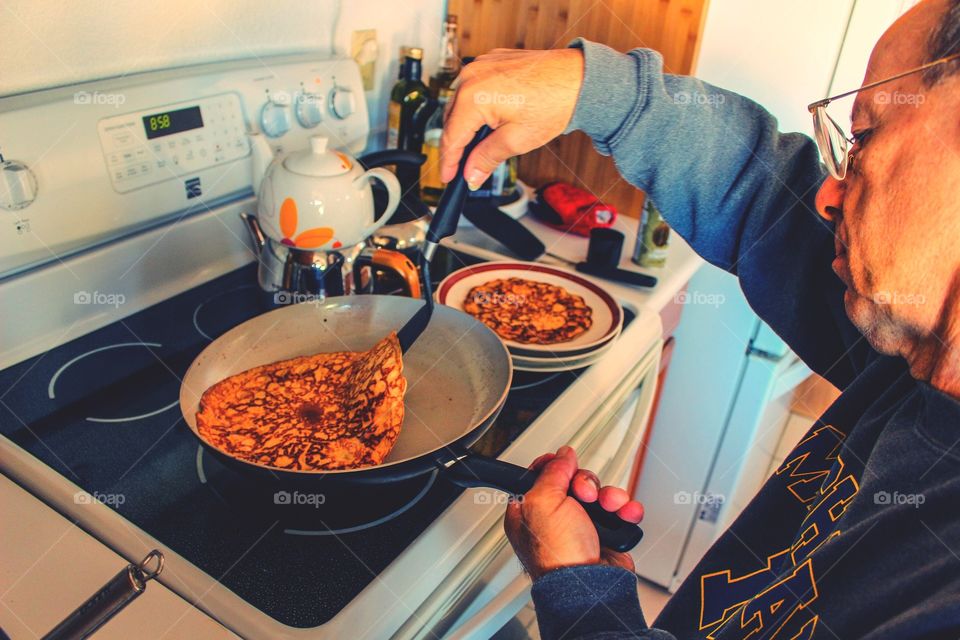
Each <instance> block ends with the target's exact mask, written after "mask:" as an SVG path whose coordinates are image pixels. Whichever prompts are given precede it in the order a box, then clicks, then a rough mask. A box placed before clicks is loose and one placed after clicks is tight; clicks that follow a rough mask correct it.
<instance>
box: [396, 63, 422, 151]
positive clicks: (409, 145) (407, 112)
mask: <svg viewBox="0 0 960 640" xmlns="http://www.w3.org/2000/svg"><path fill="white" fill-rule="evenodd" d="M422 71H423V49H420V48H418V47H410V48H408V49H407V55H406V57H405V58H404V59H403V65H402V69H401V78H400V79H399V80H398V81H397V83H396V84H395V85H393V90H392V91H391V92H390V106H389V111H388V113H387V148H388V149H405V150H407V151H420V148H419V145H418V144H415V143H414V140H415V139H416V138H417V136H416V132H414V131H413V115H414V114H415V113H416V112H417V109H419V108H420V107H421V106H423V104H424V103H425V102H426V101H427V98H428V95H429V94H428V90H427V86H426V85H425V84H423V81H422V80H421V79H420V76H421V73H422Z"/></svg>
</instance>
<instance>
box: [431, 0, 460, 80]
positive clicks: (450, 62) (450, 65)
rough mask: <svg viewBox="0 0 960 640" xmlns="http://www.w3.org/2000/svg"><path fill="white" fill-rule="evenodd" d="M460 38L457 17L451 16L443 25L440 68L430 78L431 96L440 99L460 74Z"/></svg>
mask: <svg viewBox="0 0 960 640" xmlns="http://www.w3.org/2000/svg"><path fill="white" fill-rule="evenodd" d="M460 66H461V62H460V37H459V35H458V34H457V16H453V15H449V16H447V19H446V20H445V21H444V23H443V37H442V38H441V39H440V67H439V68H438V69H437V72H436V73H435V74H433V75H432V76H430V95H431V96H433V97H434V98H437V99H439V98H440V91H441V90H443V89H449V88H450V85H452V84H453V81H454V80H455V79H456V78H457V75H458V74H459V73H460Z"/></svg>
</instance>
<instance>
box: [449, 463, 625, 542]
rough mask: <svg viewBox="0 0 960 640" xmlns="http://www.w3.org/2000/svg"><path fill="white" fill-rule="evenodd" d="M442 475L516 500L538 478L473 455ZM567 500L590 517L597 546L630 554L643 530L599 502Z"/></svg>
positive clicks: (518, 468)
mask: <svg viewBox="0 0 960 640" xmlns="http://www.w3.org/2000/svg"><path fill="white" fill-rule="evenodd" d="M445 471H446V475H447V478H448V479H449V480H451V481H452V482H454V483H455V484H457V485H459V486H461V487H468V488H469V487H490V488H492V489H499V490H500V491H505V492H506V493H509V494H510V495H512V496H516V497H521V496H523V494H525V493H526V492H527V491H529V490H530V489H532V488H533V483H534V482H535V481H536V479H537V475H539V474H538V473H537V472H535V471H530V470H529V469H524V468H523V467H521V466H518V465H515V464H510V463H509V462H503V461H501V460H497V459H496V458H488V457H486V456H481V455H479V454H474V453H471V454H468V455H466V456H465V457H463V458H460V459H459V460H458V461H456V462H454V463H453V464H451V465H450V466H448V467H446V469H445ZM570 497H572V498H573V499H574V500H576V501H577V502H579V503H580V506H581V507H583V509H584V511H586V512H587V515H588V516H590V519H591V520H592V521H593V526H594V527H596V529H597V535H598V536H599V538H600V546H602V547H606V548H608V549H613V550H614V551H630V550H631V549H633V548H634V547H635V546H637V543H639V542H640V539H641V538H643V530H642V529H641V528H640V527H639V526H637V525H635V524H633V523H632V522H627V521H626V520H624V519H623V518H621V517H620V516H618V515H617V514H616V513H611V512H609V511H607V510H606V509H604V508H603V507H601V506H600V503H599V502H583V501H581V500H580V499H578V498H577V497H576V496H574V495H572V494H571V495H570Z"/></svg>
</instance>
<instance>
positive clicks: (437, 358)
mask: <svg viewBox="0 0 960 640" xmlns="http://www.w3.org/2000/svg"><path fill="white" fill-rule="evenodd" d="M420 306H421V303H420V302H419V301H418V300H414V299H412V298H403V297H397V296H382V295H363V296H343V297H336V298H327V299H326V300H325V301H324V302H322V303H312V302H308V303H302V304H295V305H290V306H288V307H284V308H281V309H276V310H274V311H270V312H269V313H265V314H263V315H260V316H257V317H256V318H253V319H252V320H248V321H247V322H244V323H243V324H241V325H238V326H236V327H234V328H233V329H231V330H230V331H228V332H227V333H225V334H223V335H222V336H220V337H219V338H217V339H216V340H214V341H213V342H212V343H210V344H209V345H208V346H207V347H206V348H205V349H204V350H203V352H201V353H200V355H199V356H197V358H196V360H194V361H193V363H192V364H191V365H190V368H189V369H188V370H187V373H186V375H185V376H184V378H183V384H182V385H181V387H180V410H181V411H182V413H183V417H184V420H185V421H186V423H187V426H188V427H189V428H190V430H191V431H192V432H193V434H194V435H195V436H196V437H197V440H198V441H199V442H200V444H201V446H203V448H204V449H205V450H206V451H207V452H209V453H210V454H211V455H212V456H214V457H215V458H216V459H218V460H220V461H221V462H223V463H224V464H225V465H227V466H228V467H230V468H233V469H234V470H237V471H239V472H241V473H244V474H247V475H254V476H259V477H260V478H261V479H263V480H265V481H280V482H282V483H284V484H289V485H291V486H298V487H299V486H308V487H314V488H315V487H318V486H319V487H323V486H331V485H333V486H350V485H357V484H371V483H387V482H392V481H397V480H404V479H407V478H412V477H415V476H419V475H422V474H427V473H431V472H432V471H433V470H435V469H440V470H441V474H440V476H441V477H444V478H446V479H448V480H449V481H451V482H454V483H456V484H458V485H460V486H463V487H490V488H494V489H499V490H501V491H505V492H507V493H510V494H512V495H514V496H522V495H523V494H524V493H526V492H527V491H528V490H529V489H530V488H531V487H532V486H533V482H534V480H535V479H536V473H534V472H531V471H529V470H527V469H524V468H523V467H520V466H517V465H513V464H509V463H506V462H502V461H500V460H496V459H494V458H488V457H485V456H481V455H479V454H476V453H472V452H468V451H467V447H469V446H470V445H471V444H473V443H474V442H476V441H477V440H478V439H479V438H480V436H482V435H483V433H484V432H485V431H486V429H487V428H488V427H489V426H490V425H491V424H493V421H494V420H495V419H496V417H497V415H498V414H499V413H500V409H501V408H502V407H503V403H504V401H505V400H506V397H507V392H508V391H509V390H510V382H511V379H512V377H513V368H512V365H511V362H510V354H509V352H508V351H507V348H506V347H505V346H504V344H503V342H502V341H501V340H500V338H499V337H498V336H497V335H496V334H495V333H494V332H493V331H491V330H490V329H489V328H488V327H487V326H486V325H484V324H483V323H481V322H477V321H476V320H475V319H474V318H473V317H471V316H469V315H467V314H465V313H463V312H461V311H457V310H456V309H453V308H451V307H444V306H437V307H436V308H435V309H434V312H433V314H432V316H431V318H430V322H429V324H428V325H427V330H426V331H425V332H424V334H423V335H421V336H420V338H419V339H418V340H417V341H416V343H415V344H413V345H412V346H411V348H410V349H409V351H408V352H407V353H406V354H404V356H403V373H404V376H405V377H406V379H407V394H406V396H405V397H404V408H405V410H404V419H403V425H402V427H401V429H400V436H399V438H398V439H397V443H396V445H395V446H394V448H393V450H392V451H391V452H390V454H389V455H388V456H387V458H386V459H385V460H384V462H383V463H382V464H380V465H371V466H365V467H358V468H354V469H339V470H330V471H306V470H303V471H301V470H288V469H280V468H275V467H268V466H263V465H258V464H254V463H252V462H248V461H246V460H243V459H240V458H235V457H233V456H231V455H229V454H227V453H225V452H223V451H221V450H219V449H217V448H215V447H213V446H211V445H209V444H208V443H207V442H206V441H205V440H204V439H203V438H201V437H200V434H199V432H198V431H197V421H196V414H197V411H198V410H199V408H200V397H201V395H202V394H203V392H204V391H205V390H206V389H208V388H209V387H211V386H213V385H214V384H216V383H217V382H219V381H221V380H223V379H224V378H227V377H229V376H231V375H234V374H237V373H240V372H242V371H246V370H247V369H250V368H252V367H256V366H260V365H263V364H269V363H271V362H276V361H278V360H285V359H288V358H294V357H296V356H301V355H309V354H315V353H325V352H333V351H362V350H366V349H369V348H370V347H372V346H373V345H374V344H376V343H377V342H378V341H380V340H382V339H383V337H384V336H385V335H387V334H389V333H390V332H391V331H394V330H396V328H397V327H398V326H399V325H401V324H402V323H403V322H404V321H406V320H407V319H408V318H410V316H411V314H413V313H414V312H415V311H417V309H419V308H420ZM581 504H582V505H583V507H584V509H586V510H587V513H588V514H589V515H590V516H591V518H592V519H593V521H594V524H595V525H596V526H597V532H598V534H599V535H600V541H601V544H603V546H605V547H608V548H611V549H615V550H618V551H626V550H629V549H631V548H633V547H634V546H635V545H636V544H637V542H639V541H640V538H641V537H642V535H643V533H642V531H641V530H640V528H639V527H637V526H636V525H634V524H631V523H628V522H625V521H623V520H622V519H620V518H619V516H617V515H616V514H612V513H608V512H607V511H605V510H604V509H603V508H602V507H600V506H599V504H598V503H581Z"/></svg>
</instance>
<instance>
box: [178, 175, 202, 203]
mask: <svg viewBox="0 0 960 640" xmlns="http://www.w3.org/2000/svg"><path fill="white" fill-rule="evenodd" d="M183 186H184V188H185V189H186V190H187V200H190V199H191V198H199V197H200V196H202V195H203V188H202V187H201V186H200V178H188V179H187V180H184V182H183Z"/></svg>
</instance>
